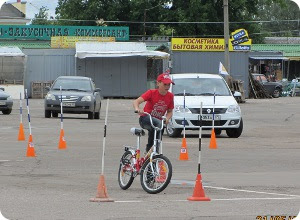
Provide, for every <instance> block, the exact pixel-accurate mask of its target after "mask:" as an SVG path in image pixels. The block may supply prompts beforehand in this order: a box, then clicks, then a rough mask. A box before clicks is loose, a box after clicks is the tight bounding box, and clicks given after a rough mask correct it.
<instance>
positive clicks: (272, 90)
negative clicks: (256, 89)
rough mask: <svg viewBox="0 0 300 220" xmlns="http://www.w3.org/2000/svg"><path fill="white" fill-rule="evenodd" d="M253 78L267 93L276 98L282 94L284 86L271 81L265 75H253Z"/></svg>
mask: <svg viewBox="0 0 300 220" xmlns="http://www.w3.org/2000/svg"><path fill="white" fill-rule="evenodd" d="M252 76H253V78H254V79H255V80H257V81H258V82H259V83H260V84H261V85H262V86H263V87H264V88H265V89H266V91H267V92H268V93H269V94H270V95H271V96H272V97H274V98H278V97H279V96H281V93H282V84H281V83H279V82H271V81H269V80H268V79H267V78H266V76H265V75H264V74H258V73H252Z"/></svg>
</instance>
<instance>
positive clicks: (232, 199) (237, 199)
mask: <svg viewBox="0 0 300 220" xmlns="http://www.w3.org/2000/svg"><path fill="white" fill-rule="evenodd" d="M288 199H296V200H297V199H299V198H297V197H290V198H231V199H212V200H214V201H242V200H288Z"/></svg>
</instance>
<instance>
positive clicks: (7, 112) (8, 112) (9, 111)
mask: <svg viewBox="0 0 300 220" xmlns="http://www.w3.org/2000/svg"><path fill="white" fill-rule="evenodd" d="M2 113H3V115H9V114H10V113H11V109H6V110H3V111H2Z"/></svg>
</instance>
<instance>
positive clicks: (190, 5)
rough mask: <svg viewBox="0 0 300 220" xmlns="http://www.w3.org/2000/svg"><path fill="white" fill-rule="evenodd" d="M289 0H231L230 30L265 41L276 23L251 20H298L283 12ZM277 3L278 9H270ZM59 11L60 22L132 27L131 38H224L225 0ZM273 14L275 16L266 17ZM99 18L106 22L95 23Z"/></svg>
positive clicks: (88, 1)
mask: <svg viewBox="0 0 300 220" xmlns="http://www.w3.org/2000/svg"><path fill="white" fill-rule="evenodd" d="M287 1H289V0H229V21H230V26H229V28H230V32H233V31H234V30H236V29H240V28H244V29H246V30H248V33H249V35H250V38H252V39H253V42H254V43H257V42H262V40H263V35H262V34H261V33H264V31H265V30H266V31H267V32H270V31H271V30H274V29H276V26H275V25H274V23H273V24H272V23H271V24H270V25H264V24H259V23H257V22H251V21H257V20H263V19H265V20H269V19H273V20H278V19H279V18H280V19H283V18H285V19H290V18H294V17H297V16H298V17H297V19H299V12H298V15H296V12H295V11H293V13H292V14H295V15H293V16H292V14H290V12H284V11H285V10H286V8H284V7H286V5H289V4H292V3H289V4H287ZM275 5H277V6H276V7H277V8H276V10H275V8H274V9H271V8H273V7H275ZM291 7H292V6H291ZM282 8H283V9H282ZM292 9H293V8H290V9H289V10H292ZM56 13H57V14H58V16H57V18H58V19H60V21H59V24H65V25H99V24H102V23H104V24H106V25H109V26H129V30H130V35H131V38H141V37H142V36H144V35H146V36H154V35H156V36H157V35H169V36H171V35H172V33H173V34H174V36H178V37H213V38H223V36H224V27H223V20H224V16H223V0H172V1H170V0H169V1H168V0H59V1H58V7H57V8H56ZM270 13H272V17H271V16H270V17H265V16H264V15H269V14H270ZM281 13H283V14H284V16H283V15H281ZM74 20H77V21H74ZM97 20H102V21H104V22H96V21H97ZM105 21H107V23H106V22H105ZM108 21H110V22H108ZM112 21H116V22H112ZM118 21H123V22H122V23H120V22H118ZM125 21H126V22H125ZM245 21H247V22H245ZM249 21H250V22H249ZM147 22H166V23H163V24H161V23H160V24H154V23H147ZM170 22H177V23H176V24H174V23H170ZM187 22H199V23H193V24H191V23H187ZM274 26H275V27H274ZM282 27H286V26H285V25H283V26H282ZM292 29H294V27H293V28H292ZM298 29H299V27H298Z"/></svg>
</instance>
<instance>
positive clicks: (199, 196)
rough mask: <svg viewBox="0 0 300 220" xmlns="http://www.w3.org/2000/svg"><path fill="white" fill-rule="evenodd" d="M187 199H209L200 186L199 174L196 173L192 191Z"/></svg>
mask: <svg viewBox="0 0 300 220" xmlns="http://www.w3.org/2000/svg"><path fill="white" fill-rule="evenodd" d="M187 199H188V200H190V201H210V198H208V197H205V193H204V189H203V186H202V178H201V174H197V178H196V183H195V188H194V193H193V195H192V196H190V197H188V198H187Z"/></svg>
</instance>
